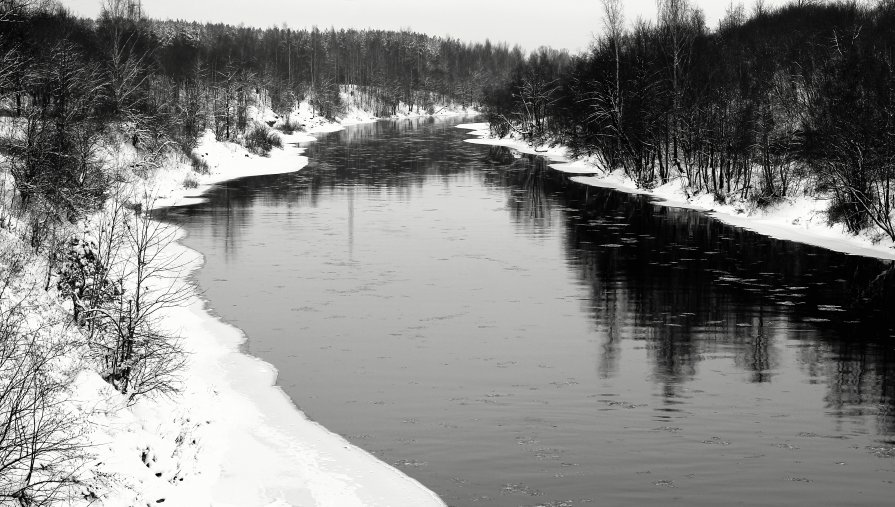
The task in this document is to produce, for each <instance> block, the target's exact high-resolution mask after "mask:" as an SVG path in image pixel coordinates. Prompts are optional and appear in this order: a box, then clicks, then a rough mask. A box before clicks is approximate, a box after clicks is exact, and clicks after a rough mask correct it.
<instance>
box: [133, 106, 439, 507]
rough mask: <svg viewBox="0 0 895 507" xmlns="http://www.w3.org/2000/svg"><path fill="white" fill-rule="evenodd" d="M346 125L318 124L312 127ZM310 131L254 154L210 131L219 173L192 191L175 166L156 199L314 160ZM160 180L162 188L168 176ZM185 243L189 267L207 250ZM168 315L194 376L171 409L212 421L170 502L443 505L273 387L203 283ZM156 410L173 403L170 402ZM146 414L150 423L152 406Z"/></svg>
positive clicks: (175, 198) (189, 195) (271, 376)
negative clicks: (189, 474) (308, 147)
mask: <svg viewBox="0 0 895 507" xmlns="http://www.w3.org/2000/svg"><path fill="white" fill-rule="evenodd" d="M366 120H370V121H372V120H374V119H373V118H367V119H366ZM357 122H358V119H351V120H348V121H346V122H345V123H346V124H351V123H357ZM340 128H343V127H342V126H341V125H338V124H333V123H319V124H317V125H315V126H314V127H312V130H311V133H313V132H331V131H334V130H338V129H340ZM311 133H300V134H293V135H283V136H282V137H283V141H284V149H282V150H274V151H273V152H272V153H271V155H270V156H269V157H256V156H254V155H251V154H248V153H247V152H246V151H245V150H244V149H242V148H241V147H239V146H236V145H230V144H225V143H218V142H216V141H214V139H213V138H211V137H208V136H206V138H204V139H203V140H202V141H201V143H200V146H199V148H198V151H199V152H201V153H202V154H203V156H204V157H206V161H207V162H208V164H209V168H210V170H211V171H210V172H211V173H210V174H209V175H207V176H205V177H202V179H201V180H200V185H199V187H197V188H195V189H192V190H188V189H184V188H183V187H182V186H180V187H179V188H178V187H177V186H176V183H177V182H178V181H180V178H179V175H178V174H177V172H176V171H172V172H170V173H168V174H167V175H166V177H167V178H168V182H169V184H168V188H167V192H166V193H165V194H164V195H163V198H162V199H160V200H159V203H158V204H159V205H182V204H189V203H192V202H195V201H196V199H198V198H200V197H197V196H199V195H201V193H203V192H204V191H205V190H207V188H209V187H210V186H211V185H213V184H215V183H218V182H221V181H224V180H228V179H234V178H241V177H246V176H253V175H259V174H276V173H286V172H293V171H298V170H300V169H301V168H303V167H304V166H305V165H307V163H308V159H307V157H304V156H302V152H303V151H304V149H303V148H301V147H299V146H298V143H300V142H309V141H313V140H315V138H314V137H313V136H312V135H311ZM158 183H162V188H164V184H163V182H158ZM172 183H173V184H172ZM177 248H180V249H182V252H181V253H182V254H183V255H184V256H185V257H184V258H188V261H189V263H190V270H195V269H198V268H199V267H200V266H201V264H202V256H201V254H200V253H198V252H195V251H192V250H189V249H187V248H186V247H183V246H182V245H179V244H178V245H177ZM184 283H186V281H185V280H184ZM166 320H168V321H169V322H172V323H177V324H178V328H176V329H173V330H174V331H178V332H179V334H180V335H181V336H183V337H185V344H186V345H187V347H188V348H189V350H190V352H191V361H190V366H189V371H188V372H187V374H186V375H187V376H188V377H189V378H190V379H191V380H190V382H189V383H188V384H187V385H188V388H187V390H186V391H185V392H184V393H183V396H182V399H180V400H176V405H177V407H175V406H172V407H170V408H171V409H172V410H177V409H180V410H183V408H184V407H186V409H187V413H188V415H186V417H188V418H189V419H191V420H193V421H204V422H205V424H204V425H201V424H200V428H201V429H199V430H198V433H199V440H198V442H199V443H198V444H197V445H198V446H199V448H200V449H201V450H199V451H197V452H196V462H195V466H196V469H197V475H206V476H208V477H209V480H207V481H200V482H199V483H197V485H196V486H197V487H196V488H194V491H190V490H189V489H188V488H184V490H183V491H182V493H183V494H182V495H178V494H177V492H176V491H172V494H171V496H170V498H169V501H168V502H166V505H168V504H170V502H171V501H172V500H173V501H174V504H175V505H204V504H209V503H210V504H212V505H221V506H223V505H227V506H234V507H235V506H254V505H259V506H260V505H278V506H279V505H293V506H299V505H301V506H305V505H320V506H324V505H328V506H352V505H356V506H376V505H381V506H401V505H406V506H408V507H410V506H427V505H432V506H439V505H443V503H442V502H441V500H440V499H438V497H437V496H436V495H435V494H434V493H432V492H431V491H429V490H428V489H426V488H425V487H423V486H422V485H421V484H419V483H418V482H417V481H415V480H413V479H411V478H410V477H408V476H406V475H405V474H403V473H402V472H400V471H398V470H397V469H395V468H394V467H392V466H390V465H388V464H386V463H383V462H381V461H379V460H378V459H376V458H375V457H373V456H372V455H371V454H369V453H367V452H365V451H363V450H361V449H360V448H358V447H356V446H354V445H352V444H350V443H348V442H347V441H346V440H345V439H343V438H342V437H340V436H338V435H336V434H334V433H331V432H329V431H328V430H326V429H325V428H324V427H322V426H321V425H319V424H317V423H315V422H313V421H310V420H308V419H307V418H306V417H305V416H304V414H302V413H301V412H300V411H299V410H298V409H297V408H296V407H295V405H294V404H293V403H292V401H291V400H290V399H289V398H288V397H287V396H286V395H285V393H283V391H282V390H281V389H280V388H279V387H277V386H275V381H276V370H275V368H274V367H273V366H271V365H270V364H267V363H265V362H263V361H261V360H260V359H257V358H254V357H251V356H248V355H246V354H243V353H241V352H240V345H241V344H242V343H243V341H244V339H245V337H244V336H243V334H242V332H241V331H240V330H239V329H236V328H234V327H232V326H230V325H227V324H225V323H223V322H221V321H219V320H218V319H217V318H215V317H214V316H213V315H212V314H211V313H210V309H209V308H208V307H207V304H206V303H205V302H204V301H203V300H202V299H201V298H200V297H199V296H198V294H197V293H196V292H195V290H194V295H193V299H192V301H191V302H190V304H189V306H187V307H178V308H173V309H171V310H170V313H169V315H167V319H166ZM150 403H151V402H150ZM159 409H160V410H159ZM156 410H158V411H159V412H166V411H167V410H165V407H164V406H160V407H157V409H156ZM137 412H138V413H139V412H140V410H139V409H138V410H137ZM141 419H144V420H143V424H144V425H145V424H146V422H147V421H146V420H145V419H146V417H145V411H144V412H143V413H142V415H141ZM159 427H161V425H159ZM163 438H164V437H163ZM172 489H173V490H177V489H180V488H172ZM209 499H211V501H210V502H209V501H208V500H209Z"/></svg>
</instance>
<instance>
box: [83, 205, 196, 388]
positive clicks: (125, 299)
mask: <svg viewBox="0 0 895 507" xmlns="http://www.w3.org/2000/svg"><path fill="white" fill-rule="evenodd" d="M153 202H154V200H153V199H151V198H146V199H145V200H144V201H143V203H141V206H139V207H137V209H136V210H135V211H133V212H126V213H123V214H122V215H121V216H120V217H118V219H119V220H120V222H118V224H117V225H115V226H114V227H116V228H119V229H118V230H119V231H120V236H117V237H116V236H115V235H113V234H114V233H113V231H112V230H109V232H108V233H107V234H108V236H107V237H106V238H105V240H104V241H106V242H107V246H106V247H105V248H106V249H108V251H111V252H113V254H103V253H101V254H100V255H102V256H103V257H104V258H105V259H107V260H106V261H104V262H109V263H111V265H110V267H109V269H108V271H107V272H106V277H107V280H106V282H102V283H111V284H113V286H114V287H115V288H114V290H113V291H108V290H106V291H105V292H104V293H103V294H105V296H104V298H103V299H101V300H99V301H94V304H95V305H96V306H94V307H93V308H89V309H84V310H83V311H84V312H85V313H86V314H87V315H89V316H90V318H92V319H96V322H95V323H94V324H93V325H94V326H96V327H98V328H100V329H101V330H102V331H104V335H103V336H100V337H98V338H96V339H95V340H94V341H93V344H94V346H95V347H96V348H97V349H98V351H99V355H100V356H101V357H102V360H103V363H104V364H103V377H104V378H105V379H106V381H108V382H109V383H110V384H112V385H113V386H114V387H115V388H116V389H117V390H118V391H120V392H121V393H123V394H126V395H127V396H128V397H129V399H131V400H133V399H135V398H136V397H138V396H141V395H145V394H164V395H167V394H172V393H174V392H176V391H177V390H178V389H179V382H180V378H179V371H180V370H181V369H182V367H183V365H184V362H185V355H184V351H183V349H182V348H181V346H180V338H179V337H177V336H174V335H172V334H169V333H168V331H167V330H166V329H165V327H164V326H163V324H162V319H163V316H164V312H165V311H166V310H167V309H170V308H172V307H176V306H180V305H181V304H183V303H184V302H186V301H187V300H188V299H189V297H190V294H189V292H188V287H187V286H185V285H184V284H183V282H182V280H181V275H182V271H183V268H184V265H183V263H182V262H181V260H180V256H179V255H177V254H174V253H172V249H171V248H170V247H171V245H172V243H173V242H174V240H175V239H176V230H175V229H174V228H173V227H172V226H170V225H167V224H164V223H162V222H158V221H155V220H152V218H151V217H150V216H149V210H150V209H151V205H152V203H153ZM109 227H112V225H109ZM116 241H120V244H118V245H115V242H116ZM113 245H114V246H113ZM100 250H101V248H100ZM114 252H117V254H116V253H114ZM106 255H109V257H105V256H106ZM111 255H117V257H118V258H112V257H111ZM109 294H112V295H113V296H114V297H111V298H110V297H108V295H109Z"/></svg>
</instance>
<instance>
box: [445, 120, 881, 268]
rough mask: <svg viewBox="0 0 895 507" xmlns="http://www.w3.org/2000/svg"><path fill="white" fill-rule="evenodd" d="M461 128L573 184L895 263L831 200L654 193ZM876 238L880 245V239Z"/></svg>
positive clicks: (674, 190) (473, 127) (553, 151)
mask: <svg viewBox="0 0 895 507" xmlns="http://www.w3.org/2000/svg"><path fill="white" fill-rule="evenodd" d="M456 128H460V129H465V130H469V131H470V132H469V134H470V135H473V136H476V137H475V138H470V139H467V140H466V141H467V142H469V143H473V144H484V145H489V146H505V147H508V148H511V149H514V150H517V151H519V152H522V153H528V154H535V155H541V156H544V157H545V158H547V159H548V160H549V161H550V162H551V163H550V164H548V165H549V167H551V168H553V169H555V170H557V171H561V172H564V173H566V174H570V175H573V176H572V178H571V179H572V180H573V181H577V182H579V183H583V184H585V185H591V186H595V187H604V188H612V189H615V190H619V191H622V192H627V193H634V194H643V195H648V196H651V197H654V198H655V202H656V204H659V205H662V206H671V207H678V208H688V209H694V210H698V211H703V212H705V213H707V214H709V215H710V216H712V217H714V218H717V219H718V220H720V221H722V222H724V223H727V224H730V225H734V226H736V227H742V228H744V229H749V230H751V231H754V232H757V233H759V234H763V235H766V236H770V237H773V238H777V239H783V240H789V241H796V242H799V243H805V244H809V245H814V246H819V247H822V248H827V249H829V250H833V251H837V252H842V253H846V254H850V255H862V256H866V257H876V258H880V259H889V260H892V259H895V243H893V242H892V241H891V240H888V239H886V238H873V237H872V233H867V234H863V235H858V236H855V235H853V234H850V233H849V232H848V231H846V230H845V229H844V227H842V226H840V225H833V226H830V225H829V224H827V220H826V213H825V210H826V208H827V201H826V200H824V199H822V198H816V197H810V196H802V197H799V198H793V199H788V200H786V201H785V202H783V203H779V204H776V205H774V206H772V207H771V208H768V209H765V210H750V209H748V208H747V206H746V205H745V204H744V203H735V204H726V205H722V204H718V203H716V202H714V199H713V198H712V196H711V195H708V194H701V195H693V196H691V195H689V193H688V192H687V190H686V189H685V188H683V187H682V185H681V183H680V181H670V182H668V183H666V184H665V185H662V186H660V187H657V188H655V189H652V190H644V189H641V188H637V185H636V184H635V183H634V181H633V180H631V179H630V178H628V177H626V176H625V174H624V172H623V171H620V170H618V171H613V172H609V173H607V172H606V171H604V170H603V169H601V168H600V167H599V166H598V164H597V163H596V162H595V161H593V160H588V159H573V158H572V157H570V156H569V154H568V150H567V149H566V148H564V147H562V146H556V147H533V146H531V145H529V144H528V143H527V142H524V141H521V140H518V139H513V138H502V139H497V138H494V137H492V136H491V135H490V131H489V126H488V124H487V123H464V124H460V125H457V126H456ZM875 240H876V241H875Z"/></svg>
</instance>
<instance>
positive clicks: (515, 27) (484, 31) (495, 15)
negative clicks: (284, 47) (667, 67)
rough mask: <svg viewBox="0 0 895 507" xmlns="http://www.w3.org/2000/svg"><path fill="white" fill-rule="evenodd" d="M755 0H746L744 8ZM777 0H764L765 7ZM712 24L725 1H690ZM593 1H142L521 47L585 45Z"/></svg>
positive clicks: (174, 10)
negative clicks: (504, 43)
mask: <svg viewBox="0 0 895 507" xmlns="http://www.w3.org/2000/svg"><path fill="white" fill-rule="evenodd" d="M622 1H623V3H624V4H625V10H626V17H627V21H628V22H629V23H630V22H631V21H633V20H634V19H636V18H638V17H643V18H645V19H654V18H655V13H656V2H655V0H622ZM753 2H754V0H747V1H746V2H744V3H745V4H746V6H747V10H748V9H750V8H751V5H752V4H753ZM782 2H783V0H770V1H769V2H767V3H768V4H769V5H772V4H778V3H782ZM695 3H696V4H697V5H698V6H699V7H700V8H701V9H702V10H703V12H705V15H706V22H707V24H708V26H709V27H712V28H714V27H715V26H716V25H717V23H718V20H719V19H720V18H721V17H722V16H723V15H724V12H725V10H726V9H727V6H728V5H730V1H729V0H695ZM62 4H63V5H65V6H66V7H68V8H69V9H71V10H72V11H73V12H74V13H75V14H78V15H81V16H88V17H96V16H97V15H98V14H99V6H100V0H62ZM600 5H601V2H600V1H599V0H214V1H209V0H143V11H144V13H145V14H146V16H148V17H153V18H161V19H166V18H175V19H186V20H194V21H214V22H225V23H232V24H239V23H244V24H245V25H248V26H257V27H261V28H266V27H269V26H272V25H277V26H280V25H282V24H283V23H285V24H287V25H288V26H290V27H292V28H305V27H311V26H314V25H316V26H318V27H320V28H321V29H323V28H329V27H330V26H334V27H336V28H383V29H401V28H411V29H413V30H414V31H417V32H424V33H427V34H430V35H451V36H452V37H456V38H459V39H462V40H466V41H484V40H485V39H491V40H492V41H495V42H496V41H504V42H507V43H509V44H510V45H513V44H519V45H521V46H522V47H523V48H524V49H525V50H532V49H535V48H537V47H538V46H542V45H547V46H552V47H555V48H566V49H569V50H570V51H573V52H575V51H578V50H582V49H586V48H587V46H588V44H589V43H590V41H591V39H592V38H593V35H594V34H595V33H597V32H599V31H600V29H601V27H602V15H601V6H600Z"/></svg>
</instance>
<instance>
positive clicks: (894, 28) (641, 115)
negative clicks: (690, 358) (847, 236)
mask: <svg viewBox="0 0 895 507" xmlns="http://www.w3.org/2000/svg"><path fill="white" fill-rule="evenodd" d="M658 5H659V16H658V20H657V22H655V23H650V22H645V21H637V22H635V23H626V21H625V20H624V18H623V15H622V5H621V0H603V8H604V13H605V15H604V26H603V27H602V28H603V29H602V30H601V33H602V35H601V36H600V37H598V38H597V39H596V40H595V41H594V44H593V46H592V49H591V50H590V51H588V52H586V53H585V54H581V55H577V56H574V57H570V56H569V55H566V54H563V53H557V52H551V51H549V50H540V51H537V52H535V53H533V54H532V55H530V56H529V57H528V58H527V59H526V60H525V61H524V62H521V63H520V64H519V65H518V66H517V67H516V68H515V69H514V70H513V72H512V74H511V75H510V76H509V77H508V78H507V80H506V81H505V82H504V83H502V84H501V85H499V86H496V87H491V88H489V89H488V90H487V92H486V105H487V111H488V115H489V121H490V122H491V126H492V132H494V133H496V134H498V135H506V134H508V133H510V132H514V133H515V134H516V135H517V136H521V137H523V138H525V139H526V140H529V141H531V142H532V143H536V144H540V143H545V142H549V143H560V144H564V145H567V146H569V147H571V148H573V150H574V151H575V152H576V153H578V154H581V155H590V156H593V157H595V158H596V159H597V160H598V162H599V165H600V166H602V167H604V168H606V169H610V170H616V169H621V170H623V171H624V173H625V174H626V175H627V176H628V177H630V178H631V179H632V180H633V181H634V182H636V183H637V184H638V185H639V186H641V187H644V188H651V187H654V186H657V185H661V184H664V183H666V182H667V181H669V180H671V179H675V178H682V179H683V182H684V184H685V186H686V188H688V189H689V191H691V192H710V193H712V194H714V196H715V198H716V200H718V201H720V202H725V201H731V200H733V201H746V200H748V201H751V202H752V203H754V204H756V205H759V206H766V205H768V204H772V203H774V202H776V201H778V200H780V199H783V198H786V197H790V196H793V195H796V194H797V193H800V192H807V193H809V194H811V195H822V194H825V195H831V196H832V199H831V204H830V208H829V219H830V221H831V222H836V223H843V224H844V225H845V226H847V227H848V229H849V230H851V231H853V232H858V231H861V230H865V229H867V228H872V229H873V230H876V231H878V232H879V233H880V234H881V235H882V236H883V237H885V236H888V237H890V238H892V239H895V216H893V212H895V142H893V141H895V2H892V1H890V0H884V1H881V2H872V3H865V4H862V3H858V2H856V1H830V2H821V1H808V0H798V1H795V2H791V3H790V4H788V5H785V6H782V7H777V8H768V7H766V6H765V4H764V2H763V1H758V2H756V3H755V4H754V7H753V8H752V11H751V12H750V13H748V14H747V11H746V9H745V8H744V7H742V5H740V6H734V5H733V4H731V7H730V8H729V9H728V12H727V15H726V16H725V17H724V18H723V19H722V20H721V21H720V23H719V26H718V27H717V29H713V30H710V29H709V28H708V27H706V23H705V21H704V17H703V15H702V13H701V11H699V9H698V8H697V7H696V6H695V5H694V4H693V3H692V2H691V1H690V0H660V1H659V2H658Z"/></svg>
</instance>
